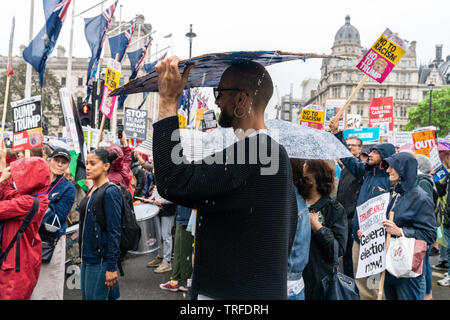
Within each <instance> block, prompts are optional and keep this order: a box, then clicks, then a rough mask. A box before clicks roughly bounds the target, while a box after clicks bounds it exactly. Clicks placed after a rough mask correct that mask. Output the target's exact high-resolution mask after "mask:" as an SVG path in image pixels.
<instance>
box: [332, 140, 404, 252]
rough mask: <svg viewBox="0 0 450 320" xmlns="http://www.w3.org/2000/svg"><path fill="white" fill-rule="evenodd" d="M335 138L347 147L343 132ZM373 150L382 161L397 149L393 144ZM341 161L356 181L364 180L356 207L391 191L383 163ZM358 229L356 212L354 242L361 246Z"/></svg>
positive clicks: (382, 145) (381, 145)
mask: <svg viewBox="0 0 450 320" xmlns="http://www.w3.org/2000/svg"><path fill="white" fill-rule="evenodd" d="M335 136H336V138H338V139H339V140H340V141H341V142H342V143H343V144H344V145H346V143H345V141H344V140H343V138H342V132H338V133H337V134H336V135H335ZM372 150H377V151H378V152H379V153H380V156H381V159H382V160H384V159H386V158H387V157H389V156H391V155H393V154H394V153H395V147H394V145H393V144H391V143H380V144H377V145H375V146H373V147H372V148H370V151H372ZM341 161H342V163H343V164H344V165H345V167H346V168H347V169H348V170H349V171H350V172H351V174H352V175H353V176H354V177H355V178H356V179H358V180H363V183H362V186H361V189H360V191H359V196H358V200H357V202H356V206H359V205H361V204H363V203H364V202H366V201H367V200H369V199H372V198H374V197H376V196H379V195H380V194H382V193H385V192H388V191H389V187H390V182H389V174H388V173H387V172H386V170H385V169H383V168H382V167H381V163H380V165H378V166H372V165H369V164H368V163H366V162H363V161H361V160H359V159H358V158H356V157H349V158H342V159H341ZM358 229H359V222H358V215H357V214H356V211H355V215H354V217H353V227H352V235H353V240H355V241H356V242H357V243H358V244H359V238H358V235H357V231H358ZM349 241H350V239H349Z"/></svg>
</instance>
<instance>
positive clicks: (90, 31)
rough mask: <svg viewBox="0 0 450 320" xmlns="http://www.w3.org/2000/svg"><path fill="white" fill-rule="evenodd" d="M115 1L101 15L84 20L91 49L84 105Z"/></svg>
mask: <svg viewBox="0 0 450 320" xmlns="http://www.w3.org/2000/svg"><path fill="white" fill-rule="evenodd" d="M116 6H117V1H116V2H114V4H113V5H111V6H110V7H109V8H108V9H106V10H105V11H104V12H103V13H102V14H100V15H98V16H96V17H93V18H85V19H84V24H85V25H84V35H85V37H86V40H87V42H88V44H89V48H90V49H91V54H92V56H91V60H90V61H89V65H88V71H87V78H86V85H87V97H86V99H85V103H87V102H88V101H89V97H90V96H91V92H92V83H93V81H94V80H95V77H96V74H97V71H98V70H97V69H98V62H99V60H100V56H101V53H102V48H103V43H104V42H105V39H106V32H107V31H108V27H109V24H110V23H111V20H112V18H113V16H114V11H115V10H116Z"/></svg>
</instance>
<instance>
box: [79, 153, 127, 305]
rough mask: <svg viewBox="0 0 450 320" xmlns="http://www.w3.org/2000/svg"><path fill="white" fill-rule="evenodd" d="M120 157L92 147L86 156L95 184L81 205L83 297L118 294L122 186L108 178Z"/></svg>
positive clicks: (105, 297)
mask: <svg viewBox="0 0 450 320" xmlns="http://www.w3.org/2000/svg"><path fill="white" fill-rule="evenodd" d="M116 159H117V153H116V152H108V151H107V150H104V149H97V150H94V151H92V152H91V153H89V154H88V156H87V159H86V178H87V179H90V180H92V182H93V186H92V187H91V189H90V190H89V192H88V194H87V196H86V197H85V198H84V199H83V200H82V201H81V202H80V205H79V208H80V209H79V210H80V235H79V241H80V248H81V249H80V253H81V261H82V262H81V295H82V299H83V300H106V299H107V298H108V294H109V291H113V290H114V291H115V294H114V295H115V296H117V292H118V273H117V262H118V259H119V253H120V237H121V217H122V215H121V212H122V206H123V203H122V194H121V193H120V190H119V188H118V187H117V186H115V185H114V184H112V183H111V182H110V181H109V179H108V173H109V171H110V168H111V163H112V162H113V161H114V160H116ZM101 195H103V196H101ZM101 198H102V199H101Z"/></svg>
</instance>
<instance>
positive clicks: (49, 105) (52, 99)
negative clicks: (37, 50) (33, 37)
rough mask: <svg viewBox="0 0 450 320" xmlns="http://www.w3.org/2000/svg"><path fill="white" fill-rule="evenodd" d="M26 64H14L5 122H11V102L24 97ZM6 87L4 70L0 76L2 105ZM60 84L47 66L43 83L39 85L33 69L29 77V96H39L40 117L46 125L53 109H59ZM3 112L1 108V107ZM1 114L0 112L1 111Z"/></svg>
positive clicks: (0, 100)
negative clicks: (40, 105)
mask: <svg viewBox="0 0 450 320" xmlns="http://www.w3.org/2000/svg"><path fill="white" fill-rule="evenodd" d="M26 69H27V64H26V63H21V64H19V65H17V66H14V75H13V76H11V79H10V85H9V86H10V87H9V97H8V105H7V111H6V121H5V122H6V123H9V124H10V125H11V124H12V120H13V113H12V108H11V102H13V101H19V100H22V99H24V98H25V83H26ZM5 88H6V72H4V73H3V74H2V75H1V76H0V105H1V106H3V105H4V101H5ZM60 88H61V84H60V82H59V80H58V79H57V78H56V76H55V74H54V73H53V72H52V71H51V70H49V69H48V68H47V69H46V70H45V74H44V85H43V87H42V88H41V86H40V85H39V74H38V73H37V72H36V71H35V70H34V69H33V72H32V77H31V96H32V97H34V96H39V95H40V96H41V104H42V119H43V123H44V124H45V125H47V126H48V123H49V121H48V119H49V117H50V116H51V115H52V114H53V115H54V111H56V110H59V109H61V108H60V102H59V89H60ZM2 112H3V109H2ZM1 114H2V113H1ZM0 122H1V118H0Z"/></svg>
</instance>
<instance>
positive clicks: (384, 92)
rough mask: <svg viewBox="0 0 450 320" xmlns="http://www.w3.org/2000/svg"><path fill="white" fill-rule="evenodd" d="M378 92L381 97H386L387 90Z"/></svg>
mask: <svg viewBox="0 0 450 320" xmlns="http://www.w3.org/2000/svg"><path fill="white" fill-rule="evenodd" d="M378 92H379V94H378V96H379V97H386V89H380V90H379V91H378Z"/></svg>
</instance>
